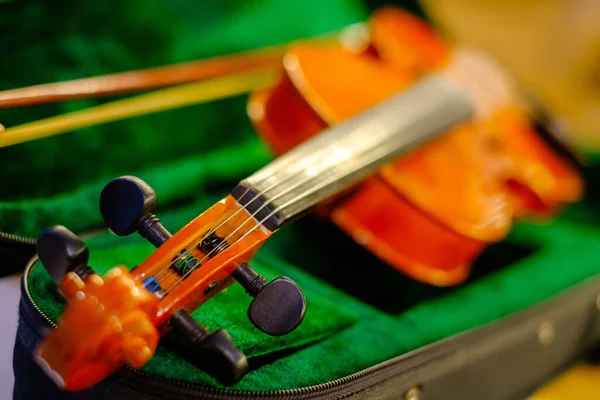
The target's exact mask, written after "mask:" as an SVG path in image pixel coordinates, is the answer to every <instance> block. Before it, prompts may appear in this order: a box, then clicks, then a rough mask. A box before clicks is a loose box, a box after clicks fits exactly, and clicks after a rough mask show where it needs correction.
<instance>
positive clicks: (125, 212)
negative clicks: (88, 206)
mask: <svg viewBox="0 0 600 400" xmlns="http://www.w3.org/2000/svg"><path fill="white" fill-rule="evenodd" d="M156 204H157V200H156V193H155V192H154V189H152V187H150V185H148V184H147V183H146V182H144V181H143V180H141V179H139V178H136V177H135V176H122V177H120V178H117V179H113V180H112V181H110V182H109V183H108V184H107V185H106V186H105V187H104V189H102V193H101V194H100V213H101V214H102V217H103V218H104V222H105V223H106V225H107V226H108V227H109V228H110V229H111V230H112V231H113V232H114V233H116V234H117V235H119V236H127V235H130V234H132V233H133V232H135V231H138V233H139V234H140V235H141V236H142V237H143V238H146V239H148V241H150V243H152V244H153V245H154V246H156V247H160V245H162V244H163V243H164V242H166V241H167V240H168V239H169V238H170V237H171V234H170V233H169V231H167V229H166V228H165V227H164V226H163V225H162V224H161V223H160V220H159V219H158V218H157V217H156V215H154V214H153V213H152V211H154V208H155V207H156Z"/></svg>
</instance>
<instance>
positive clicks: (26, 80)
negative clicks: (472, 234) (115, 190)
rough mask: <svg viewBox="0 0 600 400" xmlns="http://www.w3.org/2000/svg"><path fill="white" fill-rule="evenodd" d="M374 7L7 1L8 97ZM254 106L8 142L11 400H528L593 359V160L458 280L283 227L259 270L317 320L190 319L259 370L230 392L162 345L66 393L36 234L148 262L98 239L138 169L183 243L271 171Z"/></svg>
mask: <svg viewBox="0 0 600 400" xmlns="http://www.w3.org/2000/svg"><path fill="white" fill-rule="evenodd" d="M401 5H405V4H404V3H401ZM409 5H410V6H411V7H412V9H413V11H417V12H419V10H418V8H415V7H414V4H409ZM372 6H373V4H369V3H363V2H359V1H358V0H330V1H328V2H322V1H319V0H304V1H302V2H294V1H285V0H282V1H267V0H253V1H247V2H246V1H243V2H241V1H240V2H205V3H202V4H199V3H196V2H193V1H183V0H182V1H177V2H152V1H144V0H135V1H133V0H132V1H128V2H118V3H117V2H116V1H107V0H102V1H100V0H94V1H91V0H90V1H87V2H76V1H67V0H61V1H59V2H56V3H54V4H52V5H50V4H49V3H47V2H45V1H43V0H37V1H29V2H18V1H17V2H9V3H7V4H4V5H2V6H1V9H2V12H1V13H0V26H1V27H2V28H3V29H2V31H3V32H5V33H6V34H3V35H2V38H3V39H2V40H1V41H0V48H1V50H2V52H1V53H2V54H3V58H4V59H5V60H6V62H2V63H0V80H1V81H2V87H3V88H12V87H20V86H26V85H30V84H32V83H42V82H51V81H58V80H62V79H72V78H77V77H83V76H91V75H99V74H103V73H109V72H116V71H125V70H129V69H136V68H143V67H148V66H154V65H162V64H166V63H171V62H180V61H185V60H192V59H200V58H204V57H208V56H212V55H218V54H226V53H231V52H236V51H242V50H246V49H250V48H257V47H261V46H265V45H269V44H274V43H280V42H286V41H289V40H293V39H299V38H305V37H310V36H313V35H315V34H319V33H323V32H328V31H333V30H337V29H340V28H342V27H344V26H347V25H349V24H351V23H354V22H359V21H362V20H365V19H366V17H367V16H368V14H369V12H370V8H369V7H372ZM65 10H68V13H67V11H65ZM67 16H68V18H67ZM24 21H26V23H25V22H24ZM100 21H101V22H100ZM17 48H18V49H19V51H15V49H17ZM105 101H106V99H92V100H82V101H74V102H66V103H61V104H50V105H44V106H36V107H29V108H22V109H8V110H0V111H1V112H0V118H1V121H2V123H3V124H6V125H7V126H12V125H16V124H19V123H24V122H28V121H33V120H36V119H39V118H43V117H49V116H52V115H57V114H63V113H66V112H69V111H73V110H77V109H82V108H86V107H89V106H92V105H96V104H100V103H102V102H105ZM245 101H246V98H245V97H244V96H240V97H236V98H231V99H226V100H220V101H217V102H212V103H209V104H203V105H196V106H189V107H186V108H183V109H178V110H173V111H168V112H162V113H157V114H152V115H148V116H144V117H137V118H134V119H129V120H124V121H120V122H113V123H110V124H107V125H102V126H94V127H90V128H86V129H82V130H81V131H79V132H74V133H69V134H65V135H62V136H56V137H53V138H48V139H44V140H39V141H34V142H29V143H25V144H20V145H17V146H13V147H8V148H3V149H0V160H1V161H2V165H3V174H2V185H1V186H0V230H1V231H4V232H10V233H11V234H14V235H16V236H11V235H7V234H0V256H1V258H0V259H1V260H2V262H1V267H2V272H3V273H4V274H9V273H13V272H15V271H19V270H24V273H23V278H22V297H21V301H20V306H19V328H18V333H17V336H16V342H15V349H14V374H15V390H14V398H15V399H33V398H44V399H55V398H56V399H58V398H61V399H62V398H66V399H80V398H81V399H83V398H85V399H100V398H111V399H158V398H161V399H162V398H164V399H179V398H186V399H242V398H253V399H262V398H269V399H275V398H277V399H309V398H310V399H313V398H352V399H383V398H394V399H412V400H416V399H421V400H422V399H462V400H465V399H476V400H481V399H488V400H496V399H498V400H500V399H523V398H525V397H526V396H527V395H529V394H530V393H532V391H534V390H535V389H536V388H537V387H539V386H540V385H542V384H543V383H544V382H546V381H547V380H549V379H551V378H552V377H553V376H555V374H557V373H559V372H561V371H562V370H563V369H564V368H565V367H567V366H569V365H570V364H572V363H573V362H575V361H577V360H579V359H581V358H590V357H592V355H593V354H594V349H595V346H596V345H597V343H598V341H599V340H600V280H599V279H598V274H599V273H600V257H598V254H597V249H598V243H600V229H598V226H599V225H598V217H597V216H598V212H597V210H598V208H599V207H600V192H598V191H597V190H596V188H597V187H599V186H598V185H597V184H596V183H595V182H597V181H598V180H599V179H600V168H599V164H597V163H596V162H595V161H594V156H593V155H592V156H591V157H590V165H589V166H588V167H586V169H585V170H584V172H583V173H584V176H585V179H586V182H587V186H588V193H587V196H586V198H585V200H584V201H583V202H581V203H579V204H577V205H575V206H573V207H571V208H569V209H567V210H566V211H565V212H564V213H563V214H562V215H561V216H560V218H558V219H557V220H555V221H552V222H530V223H521V224H519V225H518V226H516V227H515V229H514V230H513V232H512V233H511V235H510V237H509V238H508V239H507V240H505V241H503V242H501V243H498V244H496V245H493V246H491V247H490V248H489V249H488V250H487V251H486V252H485V253H484V254H483V255H482V256H481V257H480V258H479V259H478V260H477V261H476V263H475V264H474V266H473V271H472V274H471V277H470V278H469V279H468V281H467V282H465V283H464V284H462V285H460V286H457V287H452V288H436V287H432V286H428V285H424V284H421V283H418V282H415V281H413V280H411V279H409V278H407V277H405V276H403V275H402V274H401V273H399V272H397V271H395V270H393V269H392V268H390V267H388V266H387V265H385V264H384V263H382V262H381V261H379V260H378V259H377V258H375V257H374V256H372V255H370V254H369V253H367V252H366V251H365V250H364V249H363V248H361V247H359V246H357V245H356V244H355V243H354V242H352V240H351V239H349V238H348V237H346V236H345V235H344V234H342V233H341V232H339V231H337V230H336V229H335V228H334V227H333V226H332V225H331V224H330V223H328V222H327V221H325V220H322V219H320V218H319V217H318V216H314V215H309V216H306V217H305V218H303V219H301V220H299V221H297V222H296V223H294V224H292V225H291V226H288V227H286V228H284V229H283V230H282V231H280V232H278V233H277V234H275V235H274V236H273V238H272V239H270V240H269V241H268V242H267V243H266V245H265V246H264V247H263V248H262V249H261V250H260V251H259V253H258V254H257V256H256V258H255V261H254V262H253V267H254V268H255V269H256V270H257V271H259V272H260V273H261V274H263V275H265V277H266V278H268V279H272V278H274V277H276V276H279V275H286V276H289V277H290V278H292V279H293V280H295V281H296V282H297V283H298V284H299V285H300V287H301V288H302V290H303V291H304V293H305V295H306V299H307V312H306V317H305V320H304V322H303V323H302V324H301V325H300V327H299V328H298V329H297V330H295V331H294V332H292V333H291V334H289V335H286V336H282V337H271V336H267V335H265V334H263V333H261V332H259V331H258V330H257V329H256V328H254V326H253V325H252V324H251V323H250V322H249V321H248V319H247V317H246V308H247V306H248V304H249V301H250V299H249V298H248V296H246V295H245V294H244V293H243V289H242V288H241V287H240V286H239V285H233V286H231V287H230V288H228V289H227V290H226V291H225V292H223V293H221V294H219V295H218V296H216V297H215V298H214V299H213V300H211V301H210V302H208V303H207V304H206V305H204V306H202V307H201V308H200V309H198V310H196V311H195V312H194V313H193V314H192V315H193V316H194V317H195V318H196V319H197V320H199V321H201V322H202V323H203V324H205V325H207V326H208V327H209V328H210V329H211V330H213V329H216V328H220V327H221V328H225V329H226V330H227V331H228V332H229V334H230V335H231V336H232V338H233V340H234V341H235V342H236V344H237V345H238V347H239V348H240V349H241V350H242V351H243V352H244V353H245V354H246V356H247V357H248V359H249V363H250V367H251V372H250V373H249V374H248V375H247V376H246V377H245V378H244V379H242V380H241V381H240V382H239V383H238V384H236V385H235V386H233V387H225V386H222V385H220V384H219V383H217V382H216V381H215V380H214V379H213V378H211V377H209V376H208V375H206V374H205V373H203V372H201V371H199V370H198V369H196V368H195V367H193V366H192V365H191V364H189V363H187V362H186V361H185V360H184V359H182V358H181V357H179V356H178V355H176V354H174V353H172V352H170V351H168V350H167V349H165V348H163V347H159V349H158V351H157V353H156V356H155V357H154V358H153V359H152V361H151V362H150V363H149V364H148V365H146V366H145V367H144V368H143V369H141V370H134V369H132V368H128V367H126V368H124V369H122V370H120V371H119V372H117V373H116V374H114V375H113V376H111V377H110V378H108V379H107V380H105V381H103V382H102V383H100V384H98V385H97V386H95V387H93V388H91V389H89V390H86V391H83V392H72V393H65V392H60V391H59V390H58V389H57V388H56V386H55V385H54V384H53V383H52V381H50V379H48V378H47V377H46V375H45V374H44V373H43V372H42V371H41V370H40V369H39V367H38V366H37V364H36V363H35V362H34V361H33V359H32V352H33V351H34V349H35V347H36V345H37V344H38V343H39V341H40V340H41V338H42V337H43V335H44V334H45V333H46V332H47V330H48V329H50V328H51V327H52V326H53V324H54V323H55V322H56V321H57V320H58V318H59V315H60V312H61V310H62V307H63V305H62V302H61V300H60V297H59V296H58V294H57V293H56V290H55V285H54V283H53V281H52V280H51V278H50V277H49V275H48V274H47V272H46V271H45V269H44V268H43V267H42V266H41V265H40V264H39V263H38V262H37V260H36V258H35V257H34V245H33V240H32V239H27V238H32V237H35V236H36V235H37V234H38V233H39V232H40V231H41V230H42V229H45V228H47V227H49V226H52V225H55V224H62V225H65V226H67V227H68V228H69V229H71V230H72V231H74V232H77V233H79V234H81V236H82V238H83V239H84V241H85V243H86V245H87V246H88V247H89V249H90V252H91V260H90V265H92V266H93V267H94V268H95V270H96V271H98V272H101V273H103V272H105V271H106V270H108V269H109V268H112V267H113V266H115V265H117V264H124V265H127V266H129V267H133V266H135V265H137V264H138V263H140V262H141V261H142V260H143V259H144V258H145V257H147V256H148V255H149V254H150V253H151V252H152V251H153V248H152V246H151V245H150V244H149V243H147V242H145V241H144V240H143V239H142V238H141V237H136V236H131V237H127V238H121V237H117V236H114V235H112V234H110V233H108V232H107V231H106V230H104V229H103V226H102V221H101V216H100V213H99V211H98V198H99V194H100V191H101V189H102V187H103V185H104V184H105V183H106V182H108V181H109V180H110V179H112V178H114V177H116V176H120V175H136V176H139V177H141V178H142V179H144V180H145V181H146V182H148V183H149V184H150V185H152V186H153V187H154V189H155V190H156V192H157V194H158V198H159V209H158V212H157V214H158V216H159V217H160V218H161V220H162V222H163V223H164V225H165V226H166V227H167V228H168V229H170V230H171V231H176V230H177V229H179V228H180V227H182V226H183V225H184V224H186V223H187V222H188V221H190V220H191V219H192V218H194V217H195V216H196V215H197V214H199V213H200V212H202V211H203V210H204V209H206V208H207V207H209V206H210V205H212V204H213V203H214V202H215V201H217V200H219V199H220V198H221V197H222V196H223V195H225V194H226V193H227V192H228V191H229V190H231V188H233V187H234V186H235V184H236V183H237V182H238V181H239V180H240V179H242V178H244V177H245V176H247V175H249V174H251V173H252V172H254V171H255V170H257V169H258V168H260V167H261V166H263V165H265V164H266V163H268V162H269V161H270V160H271V159H272V157H273V156H272V155H271V154H270V152H269V150H268V149H267V146H266V145H265V144H263V143H261V142H260V140H259V138H258V136H257V135H256V133H255V132H254V130H253V129H252V126H251V124H250V122H249V121H248V118H247V116H246V114H245ZM592 358H593V357H592Z"/></svg>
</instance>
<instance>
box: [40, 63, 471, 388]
mask: <svg viewBox="0 0 600 400" xmlns="http://www.w3.org/2000/svg"><path fill="white" fill-rule="evenodd" d="M372 72H377V73H379V75H377V74H374V75H372V76H369V78H373V79H377V81H378V82H380V83H379V84H371V85H364V86H365V87H364V92H362V94H363V95H364V96H365V98H369V99H378V100H381V101H377V102H376V103H374V104H372V105H371V106H370V107H366V108H365V110H363V111H362V112H360V113H359V114H357V115H356V116H354V117H352V118H349V119H347V120H346V121H343V122H341V123H339V124H336V125H335V126H331V127H328V128H327V129H325V130H324V131H323V132H322V133H321V134H320V135H317V136H315V137H314V138H312V139H311V140H309V141H307V142H305V143H304V144H302V145H301V146H298V147H296V148H295V149H294V150H292V151H289V152H287V153H286V154H285V155H282V156H280V157H278V158H277V159H276V160H274V161H273V162H272V163H270V164H268V165H267V166H265V167H264V168H262V169H260V170H259V171H258V172H256V173H255V174H253V175H252V176H250V177H248V178H246V179H244V180H242V181H241V182H240V184H239V185H237V186H236V187H235V188H234V189H233V190H232V191H231V193H230V195H228V196H227V197H225V198H224V199H223V200H222V201H219V202H218V203H216V204H215V205H214V206H212V207H211V208H209V209H208V210H206V211H205V212H203V213H202V214H200V215H199V216H198V217H197V218H195V219H194V220H193V221H191V222H190V223H189V224H188V225H186V226H185V227H183V228H182V229H181V230H180V231H179V232H177V233H175V234H174V235H171V234H170V233H169V232H168V231H167V229H166V228H165V227H164V226H162V224H161V223H160V221H159V219H158V218H157V217H156V216H155V215H154V214H153V213H152V211H153V209H154V207H155V206H156V203H157V200H156V194H155V193H154V191H153V190H152V188H151V187H150V186H149V185H147V184H146V183H145V182H143V181H141V180H140V179H138V178H135V177H130V176H125V177H121V178H117V179H115V180H113V181H111V182H109V183H108V184H107V185H106V187H105V188H104V189H103V191H102V193H101V196H100V212H101V214H102V216H103V218H104V221H105V223H106V225H107V226H108V227H109V228H110V229H111V230H112V231H113V232H114V233H116V234H117V235H121V236H125V235H129V234H132V233H134V232H136V231H137V232H138V233H139V234H140V235H141V236H142V237H144V238H146V239H148V240H149V241H150V243H152V244H153V245H154V246H156V251H154V252H153V253H152V254H150V255H149V256H148V258H147V259H145V260H144V261H142V262H141V263H140V264H139V265H138V266H136V267H135V268H133V269H131V270H129V269H127V268H126V267H125V266H117V267H115V268H113V269H112V270H110V271H109V272H108V273H107V274H106V275H105V276H104V277H101V276H99V275H97V274H95V273H94V272H93V270H92V268H91V267H90V266H89V265H88V251H87V248H86V247H85V245H84V244H83V243H82V242H81V240H79V239H78V238H77V237H76V236H75V235H73V234H72V233H71V232H70V231H68V230H67V229H66V228H65V227H62V226H57V227H54V228H51V229H49V230H47V231H45V232H43V233H42V234H41V235H40V237H39V238H38V240H37V252H38V255H39V258H40V260H41V262H42V264H43V265H44V266H45V267H46V268H47V269H48V271H49V272H50V274H51V275H52V277H53V278H54V279H55V281H56V282H57V284H58V287H59V290H60V292H61V293H62V295H63V296H64V297H65V299H66V300H67V302H68V304H67V306H66V308H65V311H64V313H63V314H62V317H61V320H60V323H59V324H58V327H57V328H56V329H54V330H53V331H52V332H51V333H50V334H49V335H48V336H47V338H46V339H45V340H44V341H43V342H42V344H41V345H40V347H39V349H38V350H37V352H36V358H37V360H38V362H39V364H40V365H42V366H43V367H44V369H45V370H46V371H47V373H48V375H49V376H51V377H53V378H54V380H55V381H56V382H57V383H58V384H59V385H60V386H61V387H62V388H64V389H66V390H81V389H85V388H87V387H90V386H91V385H94V384H96V383H98V382H99V381H101V380H102V379H104V378H105V377H106V376H108V375H110V374H111V373H113V372H114V371H116V370H117V369H119V368H120V367H122V366H123V365H124V364H128V365H131V366H133V367H136V368H139V367H141V366H143V365H144V364H145V363H147V362H148V361H149V360H150V358H151V357H152V356H153V354H154V351H155V349H156V346H157V343H158V340H159V338H160V337H161V336H165V335H174V336H175V338H176V339H175V340H176V341H177V342H178V343H179V344H183V345H182V346H180V349H182V351H184V352H185V353H186V354H187V356H188V359H189V357H190V355H191V358H192V361H193V363H194V364H195V365H196V366H197V367H199V368H201V369H203V370H205V371H206V372H207V373H209V374H211V375H212V376H214V377H215V378H217V379H218V380H220V381H221V382H222V383H224V384H233V383H235V382H237V381H238V380H239V379H241V377H242V376H243V375H244V374H245V373H246V372H247V370H248V364H247V361H246V359H245V357H244V355H243V354H242V353H241V352H240V351H239V350H238V349H237V347H236V346H235V344H234V343H233V342H232V340H231V338H230V337H229V335H228V334H227V333H226V332H225V331H223V330H217V331H215V332H212V333H209V332H208V330H207V329H206V328H205V327H204V326H202V325H200V324H199V323H198V322H196V321H195V320H194V319H193V318H192V317H190V315H189V313H190V312H191V311H193V310H194V309H196V308H198V307H200V306H201V305H202V304H204V303H205V302H206V301H208V300H209V299H210V298H211V297H212V296H214V295H215V294H216V293H218V292H220V291H221V290H223V289H225V288H226V287H227V286H229V285H230V284H232V283H233V282H234V281H237V282H238V283H240V284H241V285H242V286H243V287H244V288H245V290H246V291H247V293H248V294H249V295H250V296H252V297H253V298H254V299H253V301H252V302H251V304H250V306H249V309H248V317H249V319H250V321H251V322H252V323H253V324H254V325H255V326H256V327H257V328H258V329H260V330H261V331H263V332H264V333H266V334H269V335H284V334H286V333H288V332H291V331H292V330H293V329H295V328H296V327H297V326H298V325H299V324H300V323H301V321H302V319H303V317H304V314H305V309H306V302H305V299H304V295H303V294H302V291H301V289H300V288H299V287H298V286H297V285H296V284H295V283H294V282H293V281H292V280H290V279H288V278H286V277H281V278H278V279H275V280H274V281H272V282H270V283H267V282H266V281H265V279H264V278H262V277H261V276H260V275H259V274H258V273H257V272H255V271H254V270H253V269H252V268H251V267H250V265H249V262H250V260H251V259H252V257H253V255H254V254H255V253H256V252H257V250H258V249H259V248H260V246H261V245H262V244H263V243H264V242H265V241H266V240H267V239H268V238H269V237H270V236H271V235H272V234H273V233H275V232H276V231H277V230H278V229H280V228H281V227H282V226H284V225H285V224H287V223H289V222H291V221H293V220H294V219H295V218H297V217H299V216H301V215H302V214H304V213H306V212H308V211H310V210H311V209H313V208H314V207H316V206H318V205H319V204H322V203H323V202H327V201H330V199H332V198H334V197H335V196H336V195H338V194H339V193H342V192H345V191H347V190H349V189H350V188H352V186H353V185H355V184H356V183H358V182H359V181H361V180H364V179H365V178H367V177H369V176H371V175H372V174H373V173H375V172H376V171H377V170H378V169H379V168H381V167H382V166H383V165H385V164H386V163H387V162H389V161H391V160H394V159H396V158H397V157H399V156H401V155H404V154H406V153H407V152H408V151H410V150H413V149H415V148H416V147H418V146H420V145H422V144H423V143H424V142H426V141H429V140H432V139H433V138H434V137H436V136H437V135H439V134H441V133H443V132H446V131H447V130H448V129H450V128H451V127H453V126H456V125H459V124H461V123H464V122H465V121H467V120H469V119H470V118H471V115H472V113H473V100H472V99H473V98H476V97H477V95H476V94H473V93H472V92H470V90H471V88H469V87H466V86H464V85H462V84H461V82H460V79H458V78H457V77H456V76H455V75H460V74H468V71H461V72H460V73H457V72H456V71H453V70H452V69H451V68H450V69H448V70H442V71H440V72H437V73H435V74H430V75H428V76H425V77H424V78H423V79H420V80H418V81H416V82H414V83H413V84H412V85H410V86H409V85H408V84H406V85H404V86H403V89H404V90H403V91H401V92H399V93H396V94H395V95H393V96H390V95H391V94H392V93H391V91H390V87H389V83H390V82H389V81H388V79H389V78H392V76H393V75H390V74H389V73H386V71H385V70H384V69H382V70H374V71H372ZM402 82H403V83H407V82H404V80H402ZM373 83H374V82H373ZM384 97H388V98H386V99H384ZM384 100H385V101H384Z"/></svg>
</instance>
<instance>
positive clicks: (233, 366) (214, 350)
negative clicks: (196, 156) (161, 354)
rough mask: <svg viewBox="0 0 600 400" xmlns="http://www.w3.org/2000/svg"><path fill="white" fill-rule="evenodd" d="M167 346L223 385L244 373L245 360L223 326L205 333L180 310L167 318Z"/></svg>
mask: <svg viewBox="0 0 600 400" xmlns="http://www.w3.org/2000/svg"><path fill="white" fill-rule="evenodd" d="M171 327H172V328H173V329H172V330H171V332H169V334H168V335H167V336H166V337H165V339H167V341H168V342H167V343H165V344H166V345H167V347H169V348H171V350H174V351H175V352H176V353H178V354H179V355H181V356H182V357H183V358H185V359H186V360H187V361H188V362H190V363H191V364H193V365H195V366H196V367H198V368H199V369H201V370H202V371H204V372H206V373H207V374H209V375H210V376H212V377H213V378H215V379H216V380H218V381H219V382H221V383H222V384H224V385H227V386H231V385H233V384H235V383H237V382H238V381H239V380H240V379H242V378H243V377H244V375H246V373H247V372H248V360H247V359H246V356H245V355H244V353H242V352H241V351H240V350H239V349H238V348H237V347H236V345H235V343H233V340H232V339H231V336H229V334H228V333H227V331H225V330H224V329H217V330H216V331H214V332H212V333H209V331H208V329H207V328H206V327H205V326H203V325H201V324H200V323H198V322H197V321H196V320H195V319H194V318H193V317H192V316H190V315H189V314H188V313H186V312H185V311H183V310H180V311H178V312H176V313H175V314H174V315H173V316H172V317H171Z"/></svg>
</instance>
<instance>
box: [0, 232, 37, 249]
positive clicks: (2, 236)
mask: <svg viewBox="0 0 600 400" xmlns="http://www.w3.org/2000/svg"><path fill="white" fill-rule="evenodd" d="M0 244H7V245H9V246H10V245H14V246H32V247H35V239H32V238H27V237H23V236H17V235H12V234H10V233H5V232H0Z"/></svg>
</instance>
